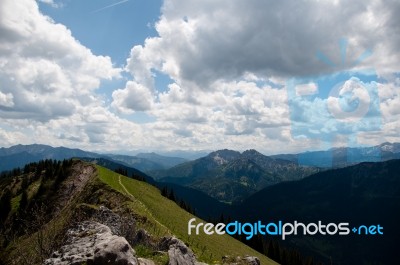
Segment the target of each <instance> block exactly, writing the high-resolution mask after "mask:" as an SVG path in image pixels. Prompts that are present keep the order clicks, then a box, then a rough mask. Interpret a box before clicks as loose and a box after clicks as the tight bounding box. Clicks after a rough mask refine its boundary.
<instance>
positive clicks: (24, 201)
mask: <svg viewBox="0 0 400 265" xmlns="http://www.w3.org/2000/svg"><path fill="white" fill-rule="evenodd" d="M27 206H28V193H27V192H26V189H25V190H23V191H22V195H21V200H20V201H19V211H20V212H22V211H24V210H25V209H26V207H27Z"/></svg>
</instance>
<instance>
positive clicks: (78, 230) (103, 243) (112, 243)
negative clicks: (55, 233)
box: [44, 221, 139, 265]
mask: <svg viewBox="0 0 400 265" xmlns="http://www.w3.org/2000/svg"><path fill="white" fill-rule="evenodd" d="M67 237H68V238H67V241H66V245H64V246H62V247H61V249H60V250H59V251H57V252H55V253H53V255H52V257H51V258H49V259H47V260H46V261H45V263H44V264H45V265H67V264H80V263H83V262H86V263H87V264H94V265H103V264H117V265H138V264H139V263H138V260H137V259H136V257H135V251H134V250H133V249H132V247H131V246H130V245H129V244H128V242H127V241H126V239H125V238H123V237H120V236H116V235H113V234H112V233H111V229H110V228H109V227H107V226H105V225H103V224H100V223H97V222H93V221H85V222H82V223H80V224H79V225H78V226H76V227H74V228H72V229H70V230H68V232H67Z"/></svg>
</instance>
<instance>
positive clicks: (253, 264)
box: [243, 256, 260, 265]
mask: <svg viewBox="0 0 400 265" xmlns="http://www.w3.org/2000/svg"><path fill="white" fill-rule="evenodd" d="M243 260H244V261H245V262H246V263H247V264H248V265H260V260H259V259H258V258H257V257H252V256H246V257H244V258H243Z"/></svg>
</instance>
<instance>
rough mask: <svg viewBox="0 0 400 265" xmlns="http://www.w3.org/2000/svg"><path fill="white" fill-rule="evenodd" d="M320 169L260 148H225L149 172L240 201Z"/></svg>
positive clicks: (160, 179) (211, 193)
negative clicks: (298, 163) (276, 155)
mask: <svg viewBox="0 0 400 265" xmlns="http://www.w3.org/2000/svg"><path fill="white" fill-rule="evenodd" d="M318 171H319V169H318V168H316V167H309V166H298V165H297V163H295V162H292V161H288V160H284V159H280V158H271V157H268V156H265V155H263V154H261V153H259V152H257V151H256V150H247V151H244V152H243V153H240V152H238V151H233V150H227V149H224V150H219V151H215V152H212V153H210V154H209V155H207V156H205V157H203V158H199V159H196V160H193V161H189V162H186V163H183V164H180V165H177V166H175V167H172V168H170V169H167V170H158V171H152V172H149V174H150V175H152V176H153V177H154V178H155V179H156V180H158V181H163V182H171V183H176V184H180V185H184V186H187V187H192V188H194V189H197V190H200V191H203V192H205V193H207V194H208V195H210V196H211V197H213V198H216V199H218V200H220V201H224V202H229V203H237V202H240V201H241V200H243V199H244V198H246V197H248V196H249V195H251V194H253V193H254V192H256V191H258V190H261V189H262V188H264V187H266V186H269V185H273V184H276V183H279V182H282V181H289V180H296V179H301V178H304V177H306V176H309V175H311V174H313V173H315V172H318Z"/></svg>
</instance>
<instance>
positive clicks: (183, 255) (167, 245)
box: [159, 237, 199, 265]
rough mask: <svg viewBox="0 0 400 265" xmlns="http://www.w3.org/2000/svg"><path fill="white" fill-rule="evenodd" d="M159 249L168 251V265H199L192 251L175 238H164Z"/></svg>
mask: <svg viewBox="0 0 400 265" xmlns="http://www.w3.org/2000/svg"><path fill="white" fill-rule="evenodd" d="M159 249H160V250H162V251H168V256H169V263H168V265H195V264H199V263H198V262H197V260H196V256H195V255H194V253H193V251H192V250H191V249H190V248H188V247H187V246H186V245H185V243H183V242H182V241H181V240H179V239H178V238H176V237H164V238H163V239H162V240H161V242H160V244H159Z"/></svg>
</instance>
